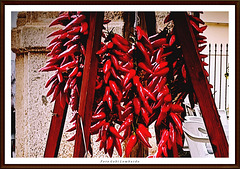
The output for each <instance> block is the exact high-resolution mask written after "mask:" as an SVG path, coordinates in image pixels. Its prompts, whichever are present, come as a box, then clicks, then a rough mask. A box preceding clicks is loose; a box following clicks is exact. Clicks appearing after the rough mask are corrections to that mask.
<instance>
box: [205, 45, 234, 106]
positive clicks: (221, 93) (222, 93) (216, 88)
mask: <svg viewBox="0 0 240 169" xmlns="http://www.w3.org/2000/svg"><path fill="white" fill-rule="evenodd" d="M204 61H205V62H207V63H208V66H207V67H206V70H207V71H208V73H209V77H208V80H209V82H210V84H212V85H213V88H212V93H213V97H214V100H215V103H216V106H217V108H218V109H225V110H226V109H227V108H228V101H229V99H228V94H229V93H228V85H229V84H228V76H229V72H228V69H229V67H228V65H229V63H228V44H226V45H223V44H213V45H212V44H208V58H206V59H205V60H204Z"/></svg>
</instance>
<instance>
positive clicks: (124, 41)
mask: <svg viewBox="0 0 240 169" xmlns="http://www.w3.org/2000/svg"><path fill="white" fill-rule="evenodd" d="M114 38H116V39H117V40H118V41H119V42H120V43H121V44H123V45H125V46H129V42H128V41H127V40H126V39H125V38H123V37H122V36H121V35H119V34H114Z"/></svg>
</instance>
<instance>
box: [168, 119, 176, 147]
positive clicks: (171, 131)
mask: <svg viewBox="0 0 240 169" xmlns="http://www.w3.org/2000/svg"><path fill="white" fill-rule="evenodd" d="M175 134H176V133H175V130H174V127H173V124H172V123H171V122H169V136H170V139H171V141H172V143H173V144H176V135H175Z"/></svg>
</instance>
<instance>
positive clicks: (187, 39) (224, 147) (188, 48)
mask: <svg viewBox="0 0 240 169" xmlns="http://www.w3.org/2000/svg"><path fill="white" fill-rule="evenodd" d="M171 16H172V18H173V21H174V25H175V30H176V35H177V39H178V40H179V42H180V44H181V45H182V51H183V56H184V60H185V63H186V67H187V69H188V72H189V76H190V79H191V82H192V85H193V88H194V91H195V93H196V96H197V98H198V102H199V106H200V109H201V112H202V116H203V119H204V122H205V125H206V128H207V132H208V135H209V138H210V141H211V144H212V147H213V151H214V154H215V157H228V153H229V152H228V143H227V139H226V136H225V134H224V131H223V127H222V124H221V121H220V117H219V115H218V111H217V108H216V105H215V102H214V99H213V96H212V93H211V90H210V88H209V87H208V81H207V78H206V77H205V75H204V73H203V69H202V66H201V61H200V59H199V57H198V49H197V42H196V40H195V37H194V33H193V30H192V28H191V25H190V23H189V20H188V17H187V13H186V12H172V15H171Z"/></svg>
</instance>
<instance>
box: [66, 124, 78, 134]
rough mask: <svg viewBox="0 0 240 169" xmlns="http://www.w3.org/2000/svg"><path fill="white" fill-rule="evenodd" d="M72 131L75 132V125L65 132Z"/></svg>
mask: <svg viewBox="0 0 240 169" xmlns="http://www.w3.org/2000/svg"><path fill="white" fill-rule="evenodd" d="M73 130H76V123H75V124H74V125H73V126H72V127H71V128H69V129H68V130H66V132H71V131H73Z"/></svg>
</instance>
